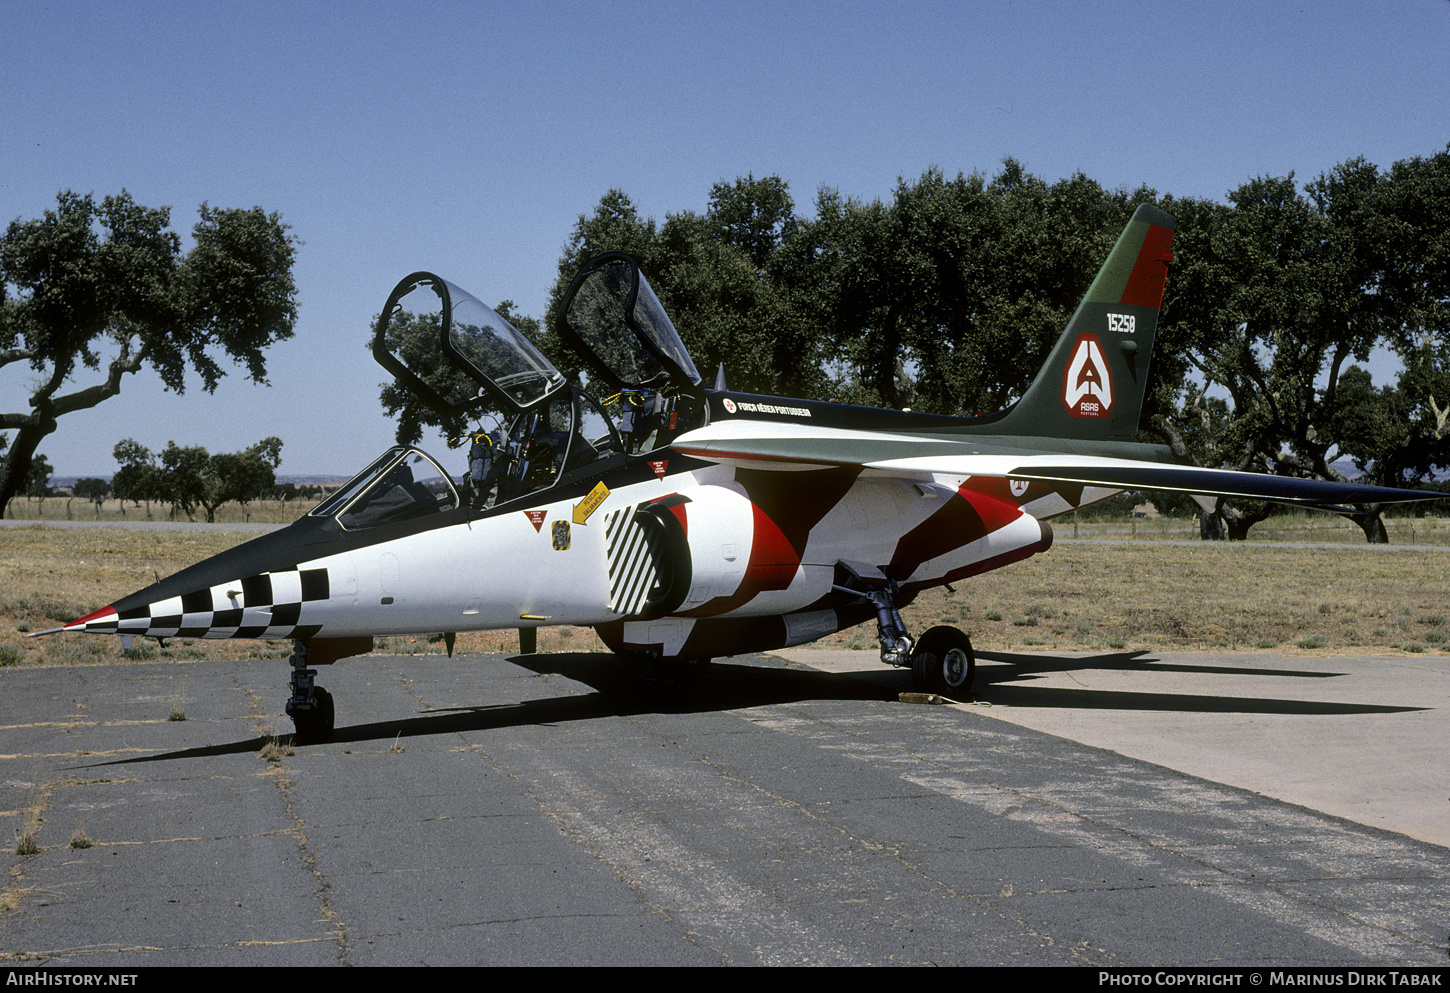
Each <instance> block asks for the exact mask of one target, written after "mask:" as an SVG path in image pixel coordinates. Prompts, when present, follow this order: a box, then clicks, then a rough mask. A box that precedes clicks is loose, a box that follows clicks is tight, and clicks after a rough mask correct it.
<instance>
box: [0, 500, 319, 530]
mask: <svg viewBox="0 0 1450 993" xmlns="http://www.w3.org/2000/svg"><path fill="white" fill-rule="evenodd" d="M321 502H322V501H321V500H320V499H318V500H302V499H298V500H288V501H285V502H284V501H282V500H253V501H251V502H250V503H248V504H247V505H246V506H245V507H243V506H241V505H240V504H236V503H224V504H222V505H221V506H220V507H218V508H217V513H216V520H217V523H218V524H236V523H239V522H251V523H254V524H289V523H291V522H292V521H295V520H297V518H299V517H301V516H302V515H303V514H305V513H307V512H308V511H309V510H311V509H312V508H313V507H316V506H317V505H318V504H319V503H321ZM5 516H6V517H7V518H9V519H11V520H17V521H146V520H153V521H170V520H178V521H184V520H186V515H185V514H184V513H180V512H178V513H177V515H176V517H174V518H173V517H172V516H171V505H170V504H164V503H153V504H151V505H150V507H149V508H148V507H147V505H146V504H144V503H143V504H141V505H140V506H139V507H138V506H135V505H134V504H132V503H131V502H130V501H129V500H128V501H126V502H125V504H124V505H123V504H122V502H121V501H120V500H106V501H105V502H104V503H102V504H101V506H100V508H99V511H98V509H97V507H96V505H95V504H93V503H91V502H90V501H89V500H83V499H81V498H80V497H70V496H50V497H46V498H45V499H44V500H37V499H35V498H34V497H16V498H15V499H14V500H12V501H10V506H9V507H7V508H6V509H5ZM196 519H197V520H198V521H204V520H206V511H205V510H204V509H202V508H201V507H198V508H197V510H196Z"/></svg>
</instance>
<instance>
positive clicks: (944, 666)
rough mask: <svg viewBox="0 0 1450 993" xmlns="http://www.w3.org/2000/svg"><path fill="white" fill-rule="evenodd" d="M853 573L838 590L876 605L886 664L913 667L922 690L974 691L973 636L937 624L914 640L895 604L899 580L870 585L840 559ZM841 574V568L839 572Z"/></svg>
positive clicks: (957, 694)
mask: <svg viewBox="0 0 1450 993" xmlns="http://www.w3.org/2000/svg"><path fill="white" fill-rule="evenodd" d="M840 568H841V569H844V570H845V571H846V572H847V573H848V574H849V576H850V578H849V580H846V582H849V583H851V585H849V586H846V585H842V584H841V583H836V584H834V585H833V586H832V588H833V589H834V590H835V591H836V592H838V593H852V594H855V595H856V596H858V597H860V598H862V599H863V600H866V601H869V602H870V603H871V605H872V606H873V607H875V608H876V639H877V641H879V642H880V643H881V661H882V662H884V663H886V664H887V665H894V666H898V667H900V668H906V667H910V668H911V682H912V685H913V686H915V687H916V689H917V691H918V692H921V693H936V694H939V695H941V696H949V697H954V698H955V697H963V696H966V695H968V694H969V693H970V692H971V688H972V679H973V678H974V677H975V676H976V674H977V655H976V653H975V652H974V651H972V642H971V639H970V638H968V637H967V636H966V634H964V633H963V632H962V631H959V630H958V629H956V628H954V627H946V626H941V627H934V628H931V629H930V630H929V631H927V632H926V634H924V635H922V636H921V640H920V641H913V640H912V638H911V635H909V634H907V633H906V623H905V622H904V621H902V619H901V611H899V610H898V609H897V608H896V598H897V596H898V595H899V594H900V592H901V588H900V587H899V586H897V584H896V580H895V579H893V578H890V577H888V578H887V580H886V586H885V588H881V587H867V586H866V585H865V584H864V583H863V582H862V581H861V577H860V576H858V575H857V574H856V572H855V570H853V569H851V567H850V566H848V565H846V564H845V563H844V562H842V563H840ZM838 575H839V572H838Z"/></svg>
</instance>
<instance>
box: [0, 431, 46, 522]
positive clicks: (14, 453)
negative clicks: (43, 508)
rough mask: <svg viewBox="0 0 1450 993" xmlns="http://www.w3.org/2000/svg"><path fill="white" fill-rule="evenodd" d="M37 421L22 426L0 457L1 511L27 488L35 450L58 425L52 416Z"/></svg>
mask: <svg viewBox="0 0 1450 993" xmlns="http://www.w3.org/2000/svg"><path fill="white" fill-rule="evenodd" d="M37 421H38V422H39V423H35V424H25V425H22V426H21V428H20V430H19V431H17V432H16V433H15V440H14V441H13V442H12V443H11V445H10V448H9V449H8V450H7V451H6V453H5V457H4V458H3V459H0V513H3V512H4V510H5V508H7V507H9V506H10V501H11V500H13V499H15V497H16V495H17V494H18V493H20V491H21V490H23V489H25V478H26V477H27V476H29V475H30V460H31V459H33V458H34V457H35V450H36V449H37V448H39V447H40V443H41V441H42V440H43V439H44V438H45V436H46V435H48V434H50V433H51V432H52V431H54V430H55V429H56V427H57V425H56V423H55V419H54V418H51V417H40V418H37ZM43 504H44V501H42V505H43Z"/></svg>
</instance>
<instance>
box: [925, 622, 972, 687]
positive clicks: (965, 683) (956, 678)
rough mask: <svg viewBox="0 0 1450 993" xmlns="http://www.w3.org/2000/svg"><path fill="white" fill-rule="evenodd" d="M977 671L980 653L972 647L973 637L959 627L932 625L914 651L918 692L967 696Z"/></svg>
mask: <svg viewBox="0 0 1450 993" xmlns="http://www.w3.org/2000/svg"><path fill="white" fill-rule="evenodd" d="M976 675H977V653H976V652H974V651H972V641H971V639H970V638H968V637H967V636H966V635H965V634H964V633H963V632H961V631H959V630H957V629H956V628H953V627H935V628H932V629H931V630H930V631H928V632H927V633H926V634H924V635H922V636H921V640H920V641H918V642H917V643H916V649H915V651H913V652H912V655H911V681H912V684H913V685H915V687H916V689H917V691H918V692H921V693H937V694H940V695H941V696H945V697H951V698H953V699H959V698H962V697H966V696H969V695H970V694H971V691H972V680H973V679H974V678H976Z"/></svg>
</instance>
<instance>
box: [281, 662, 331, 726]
mask: <svg viewBox="0 0 1450 993" xmlns="http://www.w3.org/2000/svg"><path fill="white" fill-rule="evenodd" d="M307 659H308V646H307V642H305V641H294V642H292V658H291V659H290V660H289V661H290V662H291V663H292V697H291V699H289V700H288V701H287V716H288V717H290V718H292V725H293V727H295V728H296V729H297V739H298V740H299V741H326V740H327V739H329V738H331V737H332V722H333V714H334V711H333V706H332V694H331V693H329V692H327V691H326V690H325V689H323V688H322V687H321V686H316V685H314V684H313V681H312V679H313V677H314V676H316V675H317V670H316V669H309V668H307Z"/></svg>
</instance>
